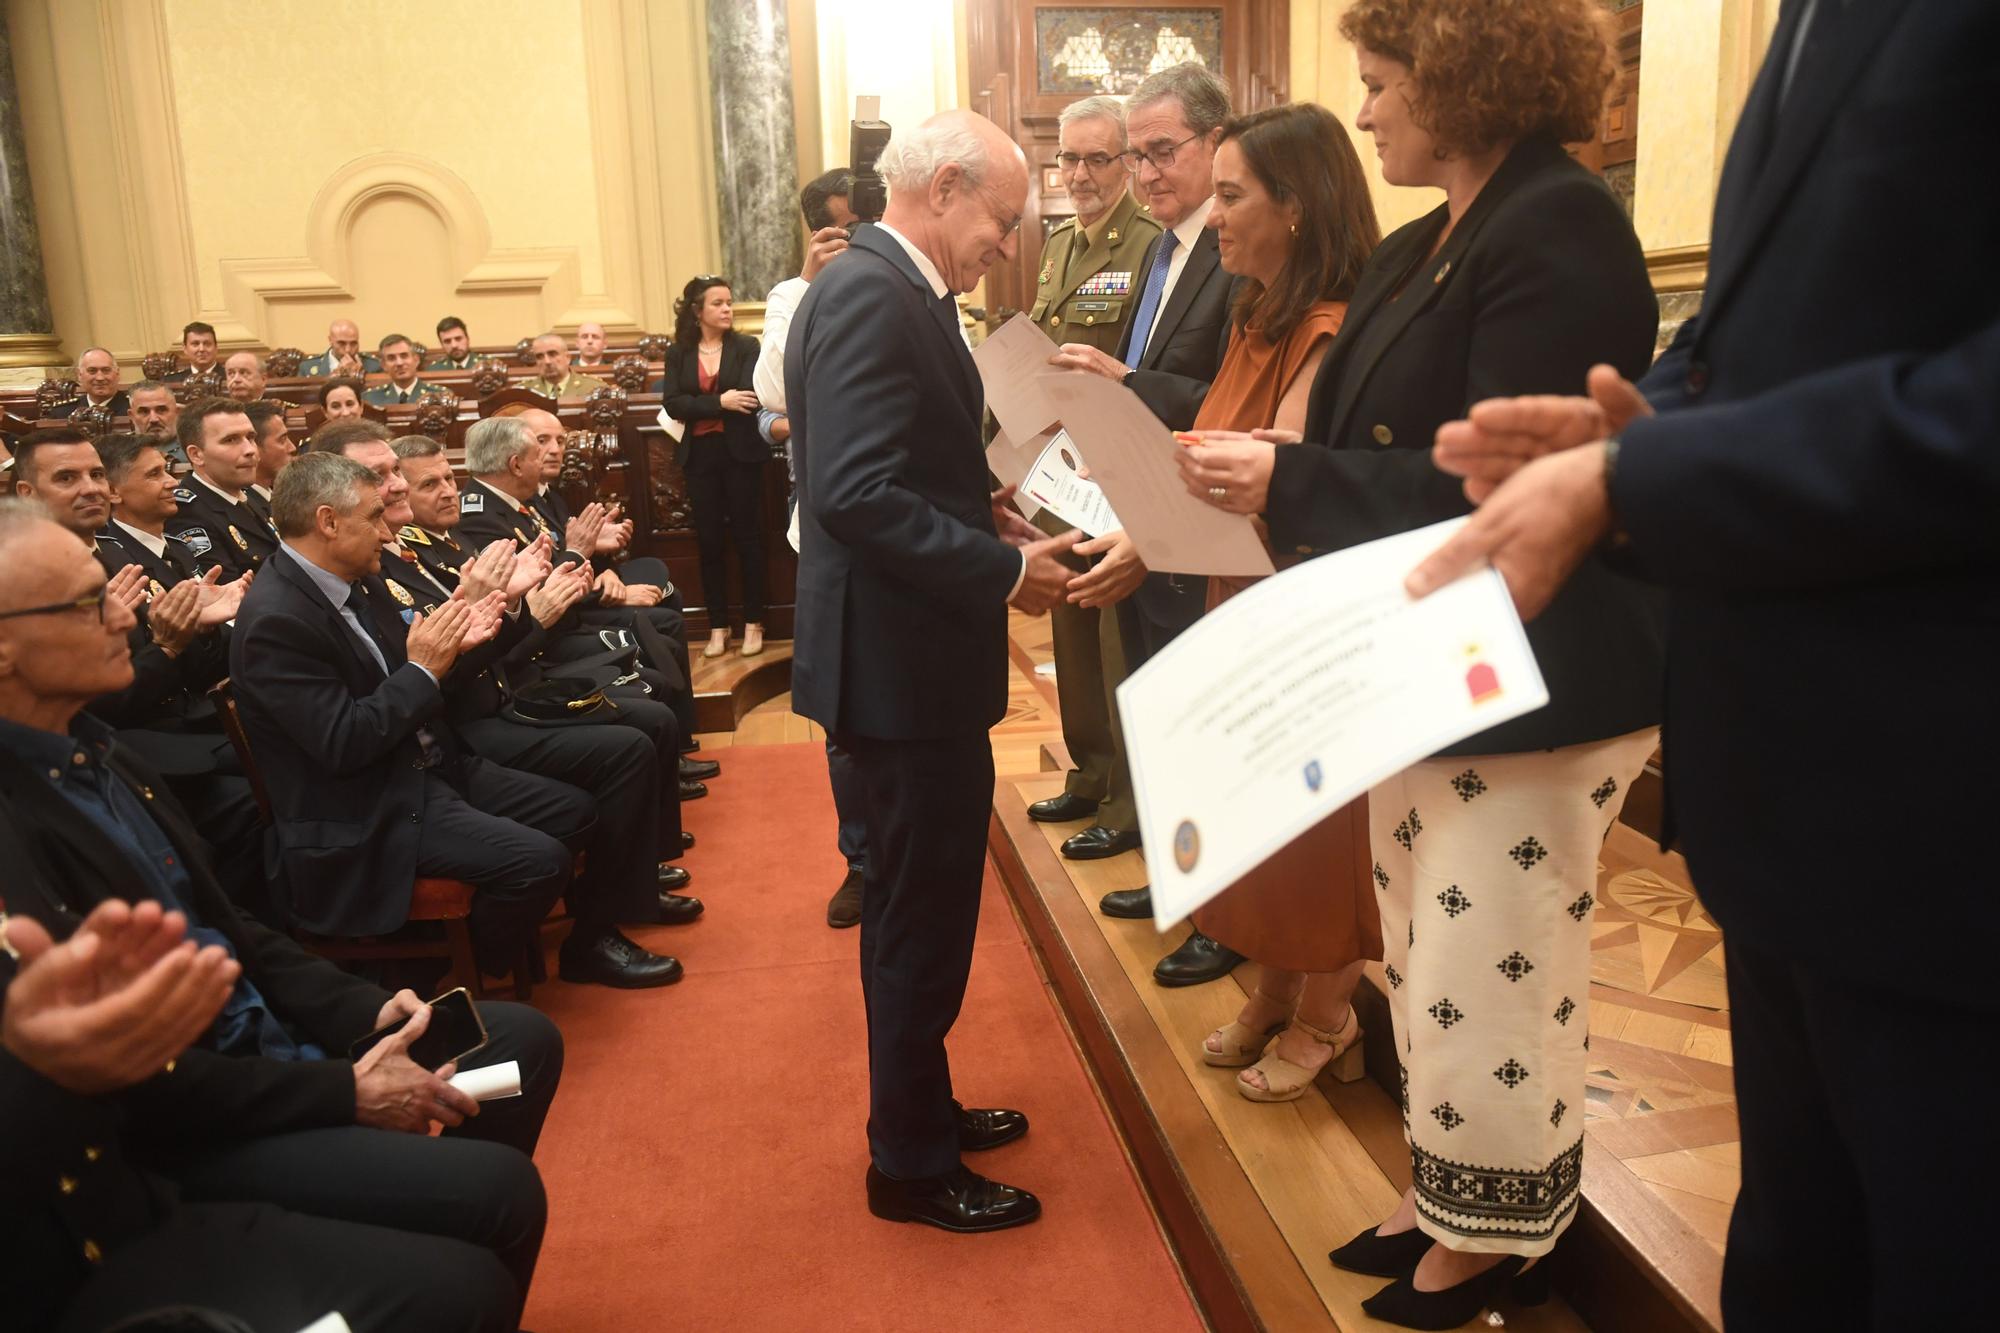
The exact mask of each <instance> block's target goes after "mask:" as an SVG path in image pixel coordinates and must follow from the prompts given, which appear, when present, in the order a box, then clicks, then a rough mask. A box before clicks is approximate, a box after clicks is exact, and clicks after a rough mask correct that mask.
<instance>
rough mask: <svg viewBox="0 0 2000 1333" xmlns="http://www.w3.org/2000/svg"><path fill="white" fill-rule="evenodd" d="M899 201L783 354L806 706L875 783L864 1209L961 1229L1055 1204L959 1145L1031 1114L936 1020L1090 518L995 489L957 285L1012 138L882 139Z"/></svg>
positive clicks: (963, 283)
mask: <svg viewBox="0 0 2000 1333" xmlns="http://www.w3.org/2000/svg"><path fill="white" fill-rule="evenodd" d="M881 170H882V174H883V175H884V176H885V177H886V178H887V179H888V181H889V184H890V188H891V191H892V196H891V198H890V200H889V204H888V207H887V209H886V210H885V212H884V213H883V215H882V221H881V222H880V223H879V224H877V225H875V226H864V227H861V228H859V229H857V230H856V232H855V234H854V237H853V241H852V243H851V245H850V246H849V248H848V251H847V254H846V257H844V258H843V259H842V260H841V262H840V263H838V264H830V265H828V266H827V268H826V269H825V270H824V271H823V272H822V273H821V274H820V276H819V277H818V278H817V279H815V280H814V282H813V285H812V287H811V288H810V289H809V291H808V292H807V294H806V298H805V301H804V302H803V304H801V305H800V307H799V311H798V314H797V316H796V317H795V319H794V321H793V324H792V329H791V336H790V338H789V340H788V344H787V347H786V350H785V396H786V400H787V404H788V406H789V408H790V411H791V422H792V448H793V452H794V457H795V459H796V461H797V466H798V494H799V527H800V553H799V598H798V608H799V609H798V626H797V631H796V642H795V647H794V655H793V672H792V700H793V706H794V707H795V708H796V709H797V710H798V711H799V712H800V713H803V714H804V715H806V716H807V717H810V718H812V719H813V720H814V721H816V722H818V723H820V724H821V725H822V726H824V727H825V728H826V730H827V734H828V735H829V736H831V737H832V738H833V740H834V741H835V743H836V744H838V745H839V746H840V747H841V748H842V749H843V750H845V751H846V752H847V753H848V754H850V755H851V756H853V759H854V764H855V769H856V772H857V774H858V777H859V783H858V785H859V787H860V788H861V790H862V793H863V795H864V801H863V808H864V822H865V823H866V826H867V838H868V849H869V850H868V868H867V875H866V883H865V886H864V888H863V891H862V915H861V988H862V998H863V1002H864V1004H865V1006H866V1008H867V1013H868V1061H869V1117H868V1141H869V1150H870V1156H871V1158H872V1162H871V1165H870V1167H869V1170H868V1204H869V1208H870V1209H871V1210H872V1211H873V1212H874V1213H875V1214H876V1216H878V1217H883V1218H887V1219H890V1220H892V1221H917V1222H925V1223H928V1224H930V1225H932V1226H937V1227H941V1228H944V1229H945V1230H949V1231H961V1232H970V1231H994V1230H998V1229H1000V1228H1002V1227H1011V1226H1018V1225H1020V1224H1021V1223H1023V1222H1029V1221H1033V1220H1034V1219H1035V1218H1036V1217H1038V1216H1039V1215H1040V1213H1041V1204H1040V1203H1039V1202H1038V1201H1037V1200H1036V1199H1035V1197H1034V1196H1033V1195H1031V1194H1029V1193H1027V1192H1026V1191H1024V1190H1018V1189H1013V1188H1010V1187H1009V1186H1006V1185H1002V1184H1000V1183H998V1182H996V1181H992V1180H988V1179H986V1178H985V1177H984V1176H981V1175H978V1174H977V1173H975V1172H973V1171H970V1170H968V1169H967V1168H966V1167H965V1166H964V1165H963V1163H962V1162H961V1160H960V1154H961V1153H962V1152H965V1151H969V1150H977V1149H981V1148H990V1147H993V1146H996V1145H997V1144H1000V1143H1004V1142H1007V1141H1008V1140H1010V1139H1014V1138H1018V1137H1019V1136H1020V1135H1022V1134H1024V1133H1026V1132H1027V1128H1028V1125H1027V1118H1026V1117H1025V1116H1023V1115H1022V1114H1021V1113H1020V1112H1018V1111H1008V1110H969V1109H966V1108H964V1107H962V1106H960V1105H959V1104H958V1102H957V1101H956V1100H955V1099H954V1098H953V1095H952V1080H951V1070H950V1066H949V1064H948V1062H947V1060H946V1058H945V1049H944V1039H945V1035H946V1033H948V1032H949V1031H950V1030H951V1027H952V1024H953V1022H954V1021H955V1020H956V1019H957V1017H958V1010H959V1006H960V1004H961V1002H962V1001H963V1000H964V997H965V981H966V976H967V973H968V971H969V970H970V968H971V963H972V944H973V936H974V933H975V931H976V928H977V925H978V920H979V890H980V881H981V879H982V877H983V875H984V871H985V861H986V824H987V817H988V814H989V812H990V810H991V808H992V800H993V752H992V749H991V745H990V742H989V741H988V739H987V734H986V733H987V730H988V729H989V728H990V727H992V725H993V724H994V723H996V722H998V721H999V720H1000V718H1001V716H1002V714H1003V713H1004V712H1005V710H1006V705H1007V607H1008V605H1009V604H1010V603H1011V604H1012V605H1014V606H1016V607H1019V608H1021V609H1022V610H1024V611H1028V612H1031V613H1034V614H1040V613H1042V612H1045V611H1047V610H1048V608H1049V607H1050V606H1051V605H1052V604H1053V603H1054V602H1055V600H1056V598H1058V597H1060V596H1061V595H1062V592H1063V589H1064V588H1065V587H1066V586H1067V584H1068V581H1069V578H1070V571H1069V570H1068V569H1067V568H1066V567H1065V566H1064V565H1063V564H1062V563H1061V562H1060V560H1059V559H1058V558H1057V557H1058V555H1059V554H1060V552H1062V551H1065V550H1067V549H1068V548H1069V547H1070V546H1072V545H1074V544H1075V541H1076V534H1074V533H1068V534H1065V535H1064V536H1061V537H1049V538H1043V537H1042V534H1041V533H1040V532H1039V531H1037V530H1036V529H1035V528H1034V527H1033V526H1031V525H1030V524H1028V523H1027V522H1026V520H1024V519H1022V518H1021V517H1020V516H1019V515H1018V514H1013V513H1011V511H1010V512H1009V513H1008V514H1006V515H1005V516H1004V518H1005V528H1004V530H1005V531H1006V532H1007V534H1008V539H1006V540H1003V539H1002V537H1001V536H1000V535H999V533H1000V531H1001V530H1002V529H1001V528H1000V526H999V521H1000V518H1001V516H998V515H996V510H995V506H993V504H992V503H991V497H990V496H989V495H988V493H987V490H986V485H987V475H986V458H985V453H984V450H983V448H982V439H981V423H982V419H983V416H984V410H985V395H984V393H983V391H982V390H981V387H980V382H979V374H978V371H977V369H976V368H975V367H974V366H973V363H972V357H971V355H970V354H969V353H968V352H967V351H966V347H965V343H964V340H963V339H962V338H961V336H960V334H959V319H958V307H957V304H956V302H954V301H953V300H952V294H953V293H954V292H965V291H970V290H971V289H972V287H973V286H974V285H975V284H976V283H977V282H978V281H979V280H980V278H981V277H983V276H984V275H985V273H986V270H987V269H988V268H990V267H991V266H992V265H993V263H994V262H995V261H996V260H999V259H1001V258H1003V257H1007V258H1011V257H1012V255H1013V253H1014V234H1015V231H1016V230H1017V229H1018V228H1019V226H1020V223H1021V212H1022V209H1023V208H1024V206H1025V205H1026V201H1027V192H1028V172H1027V165H1026V163H1025V161H1024V160H1023V158H1022V156H1021V152H1020V150H1019V149H1018V148H1016V147H1015V146H1014V144H1013V143H1012V142H1011V141H1010V140H1008V138H1007V137H1006V136H1005V135H1004V134H1002V133H1001V132H1000V130H999V128H998V127H997V126H995V125H994V124H993V123H992V122H991V121H988V120H986V119H984V118H983V117H981V116H977V115H974V114H973V113H971V112H965V111H956V112H946V113H944V114H943V115H939V116H935V117H933V118H932V119H930V120H928V121H925V122H924V123H923V124H922V125H920V126H918V127H917V128H916V129H915V130H913V131H910V132H908V133H906V134H905V135H902V136H899V137H898V138H897V139H896V140H894V141H892V142H891V143H890V144H889V145H888V146H887V147H886V148H885V149H884V150H883V153H882V158H881Z"/></svg>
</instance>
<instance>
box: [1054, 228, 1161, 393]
mask: <svg viewBox="0 0 2000 1333" xmlns="http://www.w3.org/2000/svg"><path fill="white" fill-rule="evenodd" d="M1159 234H1160V224H1159V223H1157V222H1155V221H1153V219H1152V218H1150V217H1148V216H1147V215H1146V214H1145V212H1144V211H1143V210H1141V209H1140V207H1139V201H1138V200H1136V199H1134V198H1133V197H1132V192H1131V191H1130V190H1127V191H1125V193H1124V194H1123V195H1121V196H1120V197H1119V199H1118V202H1117V203H1115V204H1113V205H1112V206H1111V208H1110V209H1109V210H1108V211H1107V212H1106V213H1105V215H1104V216H1103V217H1101V218H1099V219H1098V220H1097V221H1096V222H1095V223H1093V224H1092V225H1091V226H1089V227H1079V226H1078V225H1077V221H1076V219H1075V218H1070V219H1069V220H1068V221H1066V222H1064V223H1063V224H1062V225H1060V226H1058V227H1057V228H1056V229H1055V230H1054V231H1052V232H1050V233H1049V239H1048V241H1047V243H1046V244H1045V245H1044V246H1043V247H1042V268H1041V272H1040V273H1039V274H1038V275H1037V276H1036V279H1035V303H1034V306H1033V307H1032V308H1031V309H1030V310H1029V312H1028V314H1029V318H1031V319H1032V320H1034V321H1035V323H1036V324H1037V325H1039V326H1040V327H1041V330H1042V332H1044V333H1046V334H1048V335H1049V337H1050V338H1051V339H1052V340H1053V341H1055V342H1057V343H1069V342H1073V343H1084V344H1086V345H1088V346H1091V347H1095V348H1097V349H1098V350H1100V351H1103V352H1107V353H1110V352H1116V351H1117V350H1118V341H1119V339H1120V338H1121V337H1122V336H1123V335H1124V332H1125V324H1126V321H1127V320H1129V319H1130V318H1131V315H1132V311H1133V310H1134V309H1135V308H1136V307H1137V305H1138V303H1139V289H1140V287H1141V285H1142V284H1143V283H1144V281H1145V274H1144V273H1142V272H1140V271H1139V269H1140V267H1141V264H1142V263H1143V261H1144V259H1145V254H1146V247H1147V246H1148V245H1150V244H1152V241H1153V238H1154V237H1155V236H1158V235H1159Z"/></svg>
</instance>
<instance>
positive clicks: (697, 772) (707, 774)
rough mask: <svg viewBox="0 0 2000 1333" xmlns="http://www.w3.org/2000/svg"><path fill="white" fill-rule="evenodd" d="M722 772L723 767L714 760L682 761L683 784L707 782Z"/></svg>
mask: <svg viewBox="0 0 2000 1333" xmlns="http://www.w3.org/2000/svg"><path fill="white" fill-rule="evenodd" d="M721 771H722V765H721V764H718V763H716V762H715V761H714V760H713V759H683V760H681V781H682V782H706V781H708V780H709V779H710V778H712V777H714V776H715V775H716V774H718V773H720V772H721Z"/></svg>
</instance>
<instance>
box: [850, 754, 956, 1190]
mask: <svg viewBox="0 0 2000 1333" xmlns="http://www.w3.org/2000/svg"><path fill="white" fill-rule="evenodd" d="M840 747H841V748H842V749H843V750H845V751H847V752H848V754H850V755H851V756H853V760H854V770H855V774H856V776H857V777H858V778H859V783H858V786H859V789H860V791H861V794H862V810H863V819H864V821H865V823H866V824H867V829H868V862H867V869H866V871H865V878H864V880H863V887H862V892H861V995H862V1000H863V1003H864V1005H865V1006H866V1008H867V1013H868V1146H869V1151H870V1153H871V1154H872V1155H873V1157H874V1161H875V1165H876V1166H878V1167H880V1168H881V1169H882V1170H883V1171H884V1172H886V1173H887V1174H889V1175H891V1176H894V1177H896V1178H898V1179H904V1180H914V1179H921V1178H925V1177H929V1176H939V1175H943V1174H945V1173H946V1172H948V1171H951V1170H952V1169H954V1168H955V1167H956V1166H957V1165H958V1161H959V1156H958V1122H957V1118H956V1116H955V1114H954V1112H953V1109H952V1091H951V1065H950V1062H949V1061H948V1060H947V1059H946V1056H945V1049H944V1039H945V1036H946V1034H947V1033H949V1032H950V1031H951V1028H952V1024H953V1023H955V1022H957V1020H958V1010H959V1006H960V1004H962V1003H963V1002H964V999H965V980H966V977H967V975H968V974H969V973H970V972H971V970H972V942H973V936H974V935H975V934H976V933H977V931H978V928H979V890H980V883H981V880H982V879H983V878H984V875H985V871H986V823H987V817H988V815H989V813H990V812H991V810H992V808H993V749H992V745H991V743H990V742H989V741H988V740H987V737H986V733H985V732H983V731H981V732H975V733H973V734H971V735H967V736H962V737H953V738H951V739H949V740H924V741H888V740H875V739H871V738H866V737H859V736H845V735H844V736H842V737H841V738H840Z"/></svg>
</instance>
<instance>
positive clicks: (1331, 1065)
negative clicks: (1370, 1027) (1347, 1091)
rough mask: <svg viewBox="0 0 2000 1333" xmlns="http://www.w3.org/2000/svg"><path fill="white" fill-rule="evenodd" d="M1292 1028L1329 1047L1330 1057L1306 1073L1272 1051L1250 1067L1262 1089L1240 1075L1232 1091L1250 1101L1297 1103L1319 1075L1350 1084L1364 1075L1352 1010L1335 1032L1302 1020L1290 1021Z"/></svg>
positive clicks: (1357, 1024) (1357, 1020)
mask: <svg viewBox="0 0 2000 1333" xmlns="http://www.w3.org/2000/svg"><path fill="white" fill-rule="evenodd" d="M1292 1025H1293V1026H1294V1027H1296V1028H1298V1030H1299V1031H1301V1032H1303V1033H1305V1034H1306V1035H1307V1036H1308V1037H1311V1038H1312V1039H1313V1040H1314V1041H1316V1042H1318V1043H1319V1044H1320V1045H1322V1046H1328V1047H1331V1048H1332V1050H1333V1053H1332V1054H1331V1055H1329V1056H1328V1057H1327V1060H1326V1063H1325V1064H1323V1065H1321V1066H1320V1067H1319V1068H1318V1069H1307V1068H1306V1067H1305V1066H1304V1065H1296V1064H1293V1063H1292V1062H1291V1061H1290V1060H1287V1059H1285V1058H1284V1057H1283V1056H1281V1055H1279V1054H1278V1053H1277V1051H1276V1050H1273V1051H1272V1052H1271V1053H1270V1054H1269V1055H1266V1056H1265V1057H1264V1058H1263V1059H1261V1060H1259V1061H1257V1062H1256V1063H1255V1064H1254V1065H1252V1066H1251V1067H1250V1068H1251V1069H1255V1070H1257V1071H1258V1072H1259V1073H1261V1074H1263V1076H1264V1086H1263V1087H1261V1088H1260V1087H1257V1086H1256V1085H1255V1084H1253V1083H1247V1082H1245V1081H1244V1079H1243V1077H1242V1075H1238V1076H1237V1079H1236V1090H1237V1091H1238V1092H1240V1093H1242V1094H1243V1095H1244V1097H1246V1098H1248V1099H1249V1100H1250V1101H1253V1102H1291V1101H1297V1100H1298V1099H1299V1098H1300V1097H1303V1096H1304V1095H1305V1091H1306V1089H1307V1088H1310V1087H1311V1086H1312V1085H1313V1080H1314V1079H1316V1078H1318V1077H1319V1076H1320V1075H1321V1074H1323V1073H1327V1072H1329V1071H1330V1072H1331V1073H1332V1074H1333V1076H1334V1078H1336V1079H1338V1080H1339V1081H1340V1082H1342V1083H1354V1082H1357V1081H1359V1080H1360V1079H1361V1077H1362V1076H1363V1075H1365V1074H1366V1073H1367V1072H1368V1071H1367V1068H1366V1066H1365V1065H1364V1064H1363V1060H1362V1051H1361V1019H1360V1017H1359V1016H1358V1015H1357V1014H1356V1013H1355V1012H1354V1009H1353V1006H1351V1005H1350V1006H1349V1007H1348V1010H1347V1017H1346V1018H1345V1019H1343V1020H1342V1021H1341V1025H1340V1030H1339V1031H1338V1032H1327V1031H1325V1030H1324V1029H1321V1028H1316V1027H1314V1026H1313V1025H1312V1024H1310V1023H1308V1022H1306V1021H1305V1020H1304V1019H1303V1018H1294V1019H1293V1020H1292ZM1248 1072H1249V1070H1245V1071H1244V1073H1248Z"/></svg>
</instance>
